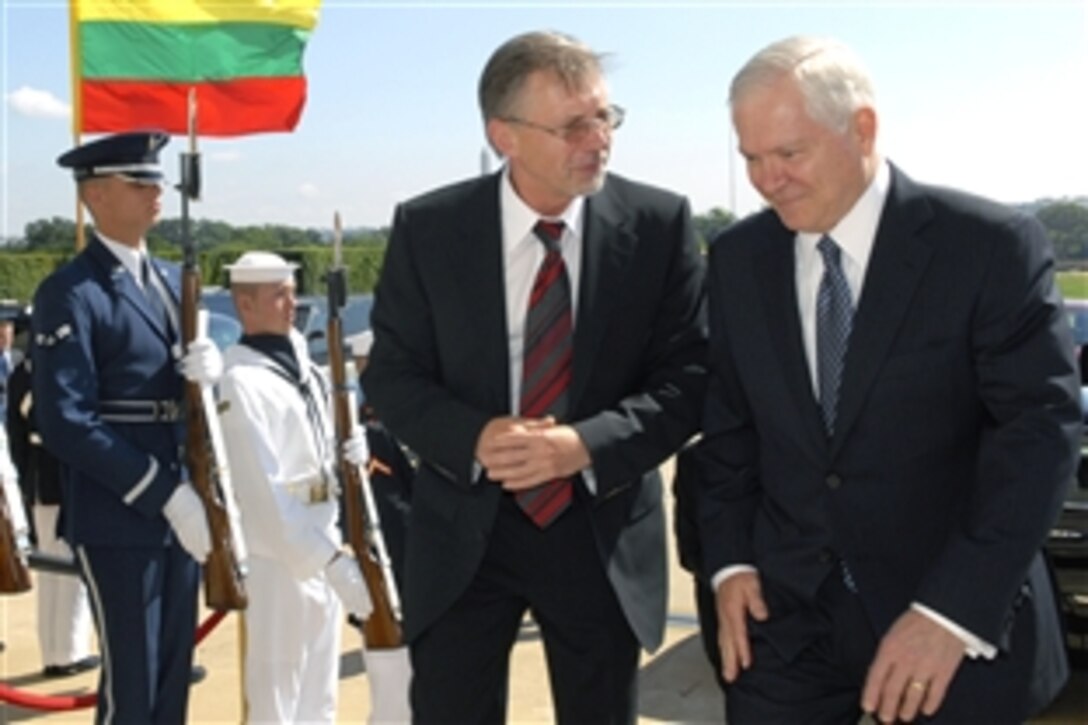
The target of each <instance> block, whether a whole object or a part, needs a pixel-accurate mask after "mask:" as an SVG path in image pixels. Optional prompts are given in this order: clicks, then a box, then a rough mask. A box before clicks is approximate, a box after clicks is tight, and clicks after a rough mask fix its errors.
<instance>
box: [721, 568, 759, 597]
mask: <svg viewBox="0 0 1088 725" xmlns="http://www.w3.org/2000/svg"><path fill="white" fill-rule="evenodd" d="M755 570H756V568H755V567H754V566H752V565H751V564H733V565H732V566H727V567H725V568H724V569H718V571H717V572H715V573H714V576H713V577H711V578H710V587H711V589H712V590H713V591H715V592H716V591H718V586H719V585H720V584H721V583H722V582H723V581H725V580H726V579H728V578H729V577H731V576H733V575H734V574H740V573H742V572H746V571H755Z"/></svg>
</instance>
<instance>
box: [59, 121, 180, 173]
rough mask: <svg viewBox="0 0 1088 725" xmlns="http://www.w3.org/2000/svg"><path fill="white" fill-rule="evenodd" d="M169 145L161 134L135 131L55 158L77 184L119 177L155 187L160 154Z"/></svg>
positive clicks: (99, 140)
mask: <svg viewBox="0 0 1088 725" xmlns="http://www.w3.org/2000/svg"><path fill="white" fill-rule="evenodd" d="M169 141H170V136H168V135H167V134H165V133H163V132H162V131H137V132H133V133H118V134H113V135H112V136H104V137H102V138H100V139H96V140H94V141H91V142H89V143H85V144H82V145H81V146H76V147H75V148H74V149H71V150H69V151H66V152H64V153H63V154H61V155H60V156H59V157H58V158H57V164H58V165H60V166H62V167H64V168H66V169H71V170H72V172H73V174H75V177H76V181H83V180H84V179H93V178H98V177H102V176H120V177H121V178H123V179H125V180H126V181H131V182H134V183H137V184H147V185H148V186H155V185H158V184H160V183H162V167H161V166H159V150H160V149H162V147H163V146H165V145H166V144H167V143H168V142H169Z"/></svg>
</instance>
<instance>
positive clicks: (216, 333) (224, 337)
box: [208, 310, 242, 350]
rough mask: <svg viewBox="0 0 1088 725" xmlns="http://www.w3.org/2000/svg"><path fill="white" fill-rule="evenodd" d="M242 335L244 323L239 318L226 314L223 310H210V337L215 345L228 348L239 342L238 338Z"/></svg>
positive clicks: (224, 348) (221, 348)
mask: <svg viewBox="0 0 1088 725" xmlns="http://www.w3.org/2000/svg"><path fill="white" fill-rule="evenodd" d="M241 336H242V323H241V322H239V321H238V320H237V319H235V318H233V317H230V316H229V315H225V314H223V313H221V312H213V311H210V310H209V312H208V337H210V338H211V339H212V342H214V343H215V346H216V347H218V348H219V349H220V350H226V349H227V348H228V347H230V346H231V345H233V344H234V343H236V342H238V338H239V337H241Z"/></svg>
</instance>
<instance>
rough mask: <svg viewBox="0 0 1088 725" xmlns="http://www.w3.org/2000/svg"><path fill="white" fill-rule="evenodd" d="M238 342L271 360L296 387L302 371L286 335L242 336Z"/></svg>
mask: <svg viewBox="0 0 1088 725" xmlns="http://www.w3.org/2000/svg"><path fill="white" fill-rule="evenodd" d="M238 342H240V343H242V344H243V345H245V346H247V347H251V348H253V349H254V350H256V351H257V352H260V353H263V354H264V355H267V356H268V357H270V358H272V360H274V361H275V362H276V364H278V365H279V366H280V367H281V368H283V369H284V370H285V371H286V372H287V374H288V375H290V376H291V380H292V381H294V383H295V384H296V385H297V384H298V383H299V382H300V381H301V380H302V371H301V370H300V369H299V366H298V358H297V357H295V346H294V345H292V344H291V338H290V337H288V336H287V335H273V334H268V333H262V334H258V335H242V337H241V338H240V339H239V340H238Z"/></svg>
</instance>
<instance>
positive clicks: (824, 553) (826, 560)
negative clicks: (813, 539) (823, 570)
mask: <svg viewBox="0 0 1088 725" xmlns="http://www.w3.org/2000/svg"><path fill="white" fill-rule="evenodd" d="M834 558H835V556H834V555H833V554H832V553H831V551H830V550H829V549H821V550H820V563H821V564H830V563H831V560H832V559H834Z"/></svg>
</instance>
